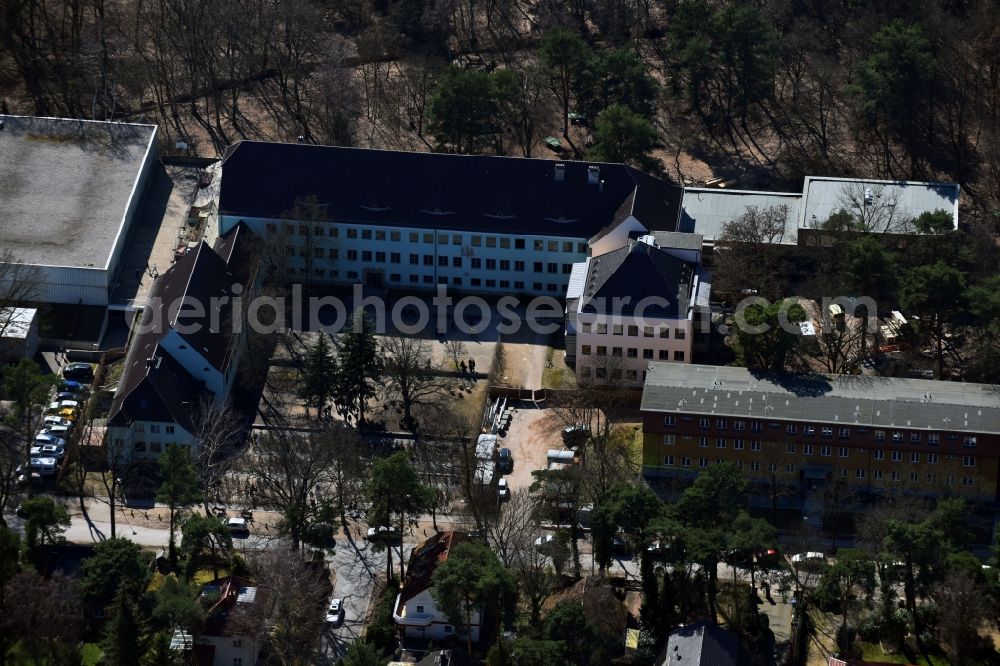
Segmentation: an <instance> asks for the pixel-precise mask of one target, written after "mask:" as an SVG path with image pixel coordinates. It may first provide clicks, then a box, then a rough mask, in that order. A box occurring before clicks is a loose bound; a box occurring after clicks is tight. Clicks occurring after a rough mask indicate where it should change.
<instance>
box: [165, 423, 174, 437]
mask: <svg viewBox="0 0 1000 666" xmlns="http://www.w3.org/2000/svg"><path fill="white" fill-rule="evenodd" d="M166 431H167V434H168V435H172V434H174V426H172V425H168V426H166Z"/></svg>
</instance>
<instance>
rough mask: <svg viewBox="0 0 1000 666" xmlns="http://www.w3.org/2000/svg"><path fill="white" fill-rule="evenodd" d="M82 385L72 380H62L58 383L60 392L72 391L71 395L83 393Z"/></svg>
mask: <svg viewBox="0 0 1000 666" xmlns="http://www.w3.org/2000/svg"><path fill="white" fill-rule="evenodd" d="M83 389H84V385H83V384H81V383H80V382H75V381H73V380H72V379H64V380H62V381H61V382H59V390H60V391H72V392H73V393H80V392H81V391H83Z"/></svg>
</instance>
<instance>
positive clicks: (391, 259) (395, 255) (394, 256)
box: [389, 252, 402, 264]
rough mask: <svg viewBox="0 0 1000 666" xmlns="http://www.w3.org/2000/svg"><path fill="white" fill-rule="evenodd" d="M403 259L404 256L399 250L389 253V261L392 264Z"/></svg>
mask: <svg viewBox="0 0 1000 666" xmlns="http://www.w3.org/2000/svg"><path fill="white" fill-rule="evenodd" d="M401 259H402V257H401V256H400V254H399V252H393V253H391V254H390V255H389V263H390V264H398V263H400V260H401Z"/></svg>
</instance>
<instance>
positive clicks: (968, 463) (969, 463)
mask: <svg viewBox="0 0 1000 666" xmlns="http://www.w3.org/2000/svg"><path fill="white" fill-rule="evenodd" d="M975 466H976V456H962V467H975Z"/></svg>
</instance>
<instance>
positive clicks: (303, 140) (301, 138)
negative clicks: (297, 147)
mask: <svg viewBox="0 0 1000 666" xmlns="http://www.w3.org/2000/svg"><path fill="white" fill-rule="evenodd" d="M305 142H306V135H305V134H299V143H305Z"/></svg>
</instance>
